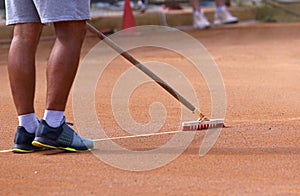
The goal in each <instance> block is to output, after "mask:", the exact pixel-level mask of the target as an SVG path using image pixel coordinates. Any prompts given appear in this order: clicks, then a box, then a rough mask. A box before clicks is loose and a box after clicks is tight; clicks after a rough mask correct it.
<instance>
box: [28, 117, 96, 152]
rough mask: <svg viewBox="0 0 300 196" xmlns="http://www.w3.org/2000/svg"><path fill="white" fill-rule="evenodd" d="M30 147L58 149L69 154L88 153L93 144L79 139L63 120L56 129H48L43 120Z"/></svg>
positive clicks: (87, 140) (90, 141)
mask: <svg viewBox="0 0 300 196" xmlns="http://www.w3.org/2000/svg"><path fill="white" fill-rule="evenodd" d="M32 145H34V146H36V147H44V148H60V149H63V150H67V151H71V152H81V151H90V150H92V149H93V148H94V142H93V141H92V140H89V139H85V138H81V137H79V136H78V135H77V134H76V133H75V131H74V130H73V129H72V128H71V127H69V126H68V125H67V124H66V121H65V118H64V119H63V121H62V124H61V125H60V126H59V127H57V128H53V127H50V126H49V125H48V124H47V122H46V121H45V120H41V122H40V125H39V127H38V130H37V132H36V134H35V138H34V140H33V142H32Z"/></svg>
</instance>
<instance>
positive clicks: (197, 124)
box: [87, 23, 224, 139]
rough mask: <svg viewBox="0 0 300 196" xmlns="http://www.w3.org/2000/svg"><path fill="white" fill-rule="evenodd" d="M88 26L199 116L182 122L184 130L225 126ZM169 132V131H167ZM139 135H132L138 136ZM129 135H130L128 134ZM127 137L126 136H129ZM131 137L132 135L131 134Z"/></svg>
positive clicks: (222, 121)
mask: <svg viewBox="0 0 300 196" xmlns="http://www.w3.org/2000/svg"><path fill="white" fill-rule="evenodd" d="M87 28H88V30H89V31H90V32H92V33H93V34H95V35H96V36H97V37H99V38H100V39H101V40H102V41H104V42H105V43H106V44H107V45H108V46H110V47H111V48H112V49H114V50H115V51H116V52H117V53H118V54H120V55H121V56H123V57H124V58H125V59H126V60H128V61H129V62H130V63H131V64H133V65H134V66H135V67H137V68H138V69H140V70H141V71H142V72H144V73H145V74H146V75H147V76H149V77H150V78H151V79H153V80H154V81H155V82H156V83H157V84H158V85H159V86H161V87H162V88H164V89H165V90H166V91H167V92H168V93H170V94H171V95H172V96H173V97H174V98H175V99H177V100H178V101H179V102H180V103H182V104H183V105H184V106H186V107H187V108H188V109H189V110H190V111H191V112H193V114H194V115H195V116H197V118H198V120H196V121H189V122H182V131H197V130H203V129H209V128H220V127H224V119H209V118H207V117H206V116H205V115H204V114H202V113H201V112H200V111H199V109H197V108H196V107H195V106H193V105H192V104H191V103H190V102H189V101H188V100H187V99H185V98H184V97H183V96H182V95H180V94H179V93H178V92H177V91H176V90H175V89H173V88H172V87H171V86H170V85H168V84H167V83H166V82H164V81H163V80H162V79H161V78H159V77H158V76H157V75H156V74H154V73H153V72H152V71H151V70H149V69H148V68H147V67H146V66H144V65H143V64H142V63H141V62H139V61H138V60H137V59H135V58H134V57H133V56H132V55H130V54H129V53H128V52H126V51H125V50H123V49H122V48H120V47H119V46H118V45H117V44H116V43H115V42H113V41H112V40H111V39H110V38H108V37H107V36H105V35H104V34H103V33H102V32H100V31H99V30H98V29H96V28H95V27H94V26H92V25H91V24H90V23H87ZM167 133H168V132H167ZM138 136H139V135H136V136H132V137H138ZM140 136H141V137H143V136H149V134H142V135H140ZM127 137H128V136H127ZM127 137H126V138H127ZM129 137H131V136H129ZM121 138H123V137H120V138H119V137H117V138H116V139H121Z"/></svg>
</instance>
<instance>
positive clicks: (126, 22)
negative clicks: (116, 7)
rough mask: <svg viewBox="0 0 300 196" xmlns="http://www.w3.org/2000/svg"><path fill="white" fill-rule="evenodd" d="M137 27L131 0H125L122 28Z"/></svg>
mask: <svg viewBox="0 0 300 196" xmlns="http://www.w3.org/2000/svg"><path fill="white" fill-rule="evenodd" d="M132 27H135V20H134V16H133V13H132V9H131V6H130V0H125V5H124V12H123V21H122V30H124V29H128V28H132Z"/></svg>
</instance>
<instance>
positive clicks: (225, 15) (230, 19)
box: [214, 8, 239, 25]
mask: <svg viewBox="0 0 300 196" xmlns="http://www.w3.org/2000/svg"><path fill="white" fill-rule="evenodd" d="M237 22H239V20H238V18H237V17H234V16H232V15H231V14H230V13H229V12H228V10H227V9H226V8H225V9H223V10H221V11H219V12H218V11H216V12H215V21H214V24H215V25H223V24H233V23H237Z"/></svg>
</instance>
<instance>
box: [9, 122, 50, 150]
mask: <svg viewBox="0 0 300 196" xmlns="http://www.w3.org/2000/svg"><path fill="white" fill-rule="evenodd" d="M34 137H35V134H34V133H28V132H27V131H26V129H25V128H24V127H22V126H18V128H17V131H16V134H15V138H14V145H13V149H12V151H13V152H17V153H26V152H34V151H41V150H45V149H44V148H39V147H36V146H33V145H32V144H31V143H32V141H33V139H34Z"/></svg>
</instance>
